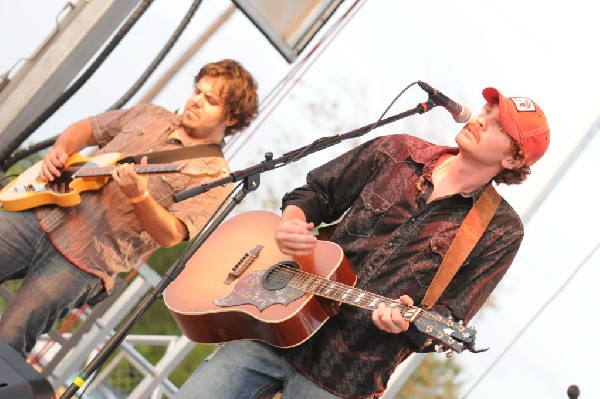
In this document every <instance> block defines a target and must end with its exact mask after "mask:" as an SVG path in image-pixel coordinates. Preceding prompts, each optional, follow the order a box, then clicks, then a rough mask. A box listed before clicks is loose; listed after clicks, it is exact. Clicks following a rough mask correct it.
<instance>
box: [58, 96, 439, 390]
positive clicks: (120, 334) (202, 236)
mask: <svg viewBox="0 0 600 399" xmlns="http://www.w3.org/2000/svg"><path fill="white" fill-rule="evenodd" d="M435 106H436V104H435V103H434V102H433V101H432V99H431V96H430V97H429V99H428V100H427V102H425V103H419V104H418V105H417V106H416V107H414V108H412V109H410V110H408V111H405V112H401V113H399V114H397V115H394V116H390V117H388V118H385V119H382V120H380V121H377V122H374V123H371V124H369V125H366V126H363V127H360V128H358V129H355V130H352V131H349V132H347V133H344V134H341V135H335V136H330V137H325V138H321V139H318V140H316V141H314V142H312V143H311V144H309V145H307V146H304V147H301V148H299V149H296V150H294V151H290V152H288V153H286V154H284V155H283V156H281V157H279V158H277V159H273V154H272V153H270V152H268V153H266V154H265V160H264V161H263V162H261V163H259V164H256V165H254V166H251V167H249V168H247V169H244V170H241V171H236V172H232V173H230V175H229V176H228V177H225V178H222V179H219V180H215V181H213V182H211V183H208V184H202V185H200V186H197V187H193V188H190V189H188V190H185V191H182V192H179V193H175V194H174V195H173V198H174V200H175V202H180V201H183V200H185V199H188V198H191V197H193V196H195V195H199V194H201V193H204V192H206V191H208V190H210V189H212V188H214V187H218V186H221V185H223V184H226V183H230V182H237V181H241V180H244V182H243V186H242V189H241V190H240V191H239V192H238V193H237V194H235V195H234V196H233V197H232V199H231V201H230V202H229V203H228V204H227V205H226V206H225V208H224V209H223V210H222V211H221V212H220V213H219V214H218V215H217V216H216V218H215V220H214V221H213V222H212V223H210V225H209V226H205V228H204V229H203V230H202V231H201V232H200V233H198V234H197V235H196V236H195V237H194V238H193V239H192V240H191V241H190V245H188V247H187V248H186V249H185V250H184V252H183V253H182V255H181V257H180V258H179V259H178V260H177V261H175V263H174V264H173V265H172V266H171V267H170V268H169V270H168V271H167V272H166V273H165V276H164V277H163V278H162V279H161V281H159V282H158V284H157V285H156V287H154V289H153V290H152V291H151V292H150V293H149V294H147V295H146V297H144V299H142V301H141V302H140V303H139V304H138V307H137V309H136V310H135V311H134V312H133V313H132V314H131V316H129V317H128V318H127V319H126V320H125V321H124V322H123V324H122V325H121V326H120V327H119V328H118V329H117V330H116V331H115V333H114V334H113V336H112V337H111V338H110V339H109V340H108V341H107V342H106V344H105V345H104V347H102V348H101V349H100V351H98V353H97V354H96V356H94V358H93V359H92V360H91V361H90V362H89V363H88V364H87V365H86V366H85V367H84V369H83V371H82V372H81V373H80V374H79V375H78V376H77V377H76V378H75V379H74V380H73V382H72V383H71V385H70V386H69V387H68V388H67V389H66V390H65V391H64V392H63V394H62V395H61V396H60V399H68V398H71V397H73V395H74V394H75V393H76V392H77V390H78V389H79V388H81V387H82V386H83V385H84V384H85V382H86V381H87V379H88V378H89V377H90V376H91V375H93V373H94V372H95V371H97V370H98V369H99V368H100V366H101V365H102V364H104V362H105V361H106V359H108V357H109V356H110V355H111V354H112V353H113V352H114V350H115V349H116V348H117V347H118V346H119V345H120V344H121V343H122V342H123V340H124V339H125V337H126V336H127V334H128V333H129V331H131V329H132V328H133V326H134V325H135V323H136V322H137V321H138V320H139V319H140V317H141V316H142V315H143V314H144V313H145V312H146V310H148V309H149V308H150V306H151V305H152V304H153V303H154V302H155V301H156V300H157V299H158V298H160V297H161V296H162V292H163V291H164V290H165V289H166V288H167V286H168V285H169V284H170V283H171V282H172V281H174V280H175V278H176V277H177V276H178V275H179V274H180V273H181V271H183V268H184V267H185V265H186V264H187V262H188V261H189V260H190V258H191V257H192V255H193V254H194V253H195V252H196V251H197V250H198V248H200V246H202V244H204V242H205V241H206V240H207V239H208V237H209V236H210V235H211V234H212V233H213V232H214V231H215V230H216V228H217V226H219V224H220V223H221V222H223V220H225V218H226V217H227V215H229V213H231V211H233V209H234V208H235V207H236V206H237V205H239V204H240V202H242V200H243V199H244V198H245V197H246V195H247V194H248V193H249V192H250V191H254V190H256V189H257V188H258V186H259V185H260V174H261V173H262V172H265V171H267V170H272V169H275V168H278V167H281V166H284V165H286V164H288V163H290V162H294V161H296V160H298V159H300V158H303V157H305V156H307V155H308V154H312V153H313V152H316V151H320V150H322V149H324V148H327V147H330V146H332V145H334V144H337V143H339V142H341V141H342V140H346V139H349V138H354V137H358V136H361V135H363V134H365V133H367V132H370V131H371V130H373V129H375V128H377V127H379V126H383V125H386V124H388V123H390V122H394V121H396V120H399V119H402V118H405V117H407V116H410V115H414V114H417V113H418V114H422V113H425V112H427V111H430V110H431V109H432V108H433V107H435Z"/></svg>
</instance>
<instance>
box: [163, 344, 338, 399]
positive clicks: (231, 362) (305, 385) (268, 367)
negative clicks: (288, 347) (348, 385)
mask: <svg viewBox="0 0 600 399" xmlns="http://www.w3.org/2000/svg"><path fill="white" fill-rule="evenodd" d="M280 391H281V392H282V393H283V396H282V399H339V396H336V395H333V394H332V393H329V392H328V391H326V390H324V389H323V388H321V387H319V386H318V385H316V384H315V383H314V382H312V381H310V380H309V379H308V378H306V377H305V376H304V375H303V374H301V373H300V372H298V371H297V370H296V369H295V368H294V367H293V366H292V365H291V364H290V363H289V362H288V361H287V360H285V358H284V357H283V356H282V355H281V354H280V353H279V352H278V351H276V350H273V348H272V347H270V346H269V345H267V344H264V343H262V342H258V341H237V342H232V343H229V344H226V345H223V346H220V347H218V348H217V349H216V350H215V352H213V353H212V354H210V355H209V356H208V357H207V358H206V359H205V360H204V361H203V362H202V364H201V365H200V366H199V367H198V368H197V369H196V371H195V372H194V374H192V375H191V376H190V378H188V380H187V381H186V382H185V384H183V386H182V387H181V389H180V390H179V391H178V392H177V394H176V395H175V398H176V399H215V398H219V399H260V398H265V397H270V395H273V394H275V393H277V392H280Z"/></svg>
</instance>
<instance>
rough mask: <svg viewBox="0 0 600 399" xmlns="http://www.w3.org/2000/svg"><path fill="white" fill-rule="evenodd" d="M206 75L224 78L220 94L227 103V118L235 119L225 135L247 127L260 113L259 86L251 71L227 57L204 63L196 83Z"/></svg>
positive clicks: (195, 79)
mask: <svg viewBox="0 0 600 399" xmlns="http://www.w3.org/2000/svg"><path fill="white" fill-rule="evenodd" d="M204 76H211V77H220V78H223V80H224V85H223V87H222V88H221V92H220V93H219V95H220V96H221V100H223V102H224V103H225V118H226V119H230V120H233V121H235V124H234V125H232V126H228V127H227V129H225V136H229V135H232V134H234V133H237V132H239V131H241V130H244V129H245V128H247V127H248V126H249V125H250V122H252V120H254V118H256V116H257V115H258V93H257V88H258V87H257V84H256V81H255V80H254V78H253V77H252V75H251V74H250V72H248V71H247V70H246V69H244V67H243V66H242V65H241V64H240V63H239V62H237V61H234V60H230V59H225V60H222V61H218V62H211V63H208V64H206V65H204V66H203V67H202V69H200V71H199V72H198V74H197V75H196V77H195V78H194V83H195V84H197V83H198V81H199V80H200V79H202V77H204Z"/></svg>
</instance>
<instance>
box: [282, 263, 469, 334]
mask: <svg viewBox="0 0 600 399" xmlns="http://www.w3.org/2000/svg"><path fill="white" fill-rule="evenodd" d="M276 270H277V271H279V272H280V273H275V274H274V275H275V277H279V280H278V282H279V283H288V282H289V283H290V284H289V286H290V287H292V288H298V289H301V290H303V291H307V292H310V293H314V294H316V295H318V296H325V297H326V298H329V299H333V300H336V299H337V300H339V299H340V298H338V297H335V296H333V295H331V296H329V295H324V294H323V293H322V292H319V290H323V289H324V290H325V291H330V292H333V293H335V294H346V293H348V296H349V295H350V293H351V291H355V292H358V295H356V296H355V299H358V302H355V301H348V303H350V304H354V305H356V306H358V307H361V308H363V309H369V310H373V309H375V306H371V307H369V306H367V305H363V304H362V302H363V299H369V302H368V303H370V304H372V303H374V300H376V302H375V303H376V304H379V303H380V302H385V303H387V304H388V305H389V304H394V305H395V306H398V307H400V309H402V310H404V311H408V310H410V309H412V308H415V307H409V306H406V305H404V304H402V303H400V302H398V301H394V300H391V299H389V298H386V297H384V296H381V295H377V294H373V293H370V292H367V291H363V290H360V289H358V288H354V287H351V286H349V285H346V284H343V283H339V282H336V281H332V280H328V279H326V278H323V277H321V276H317V275H314V274H310V273H306V272H303V271H301V270H298V269H295V268H293V267H290V266H287V265H277V266H276ZM289 277H291V278H289ZM298 280H299V281H298ZM311 280H315V281H316V284H313V286H316V287H317V289H314V290H310V291H308V290H306V289H303V288H302V287H303V286H305V283H306V282H311ZM296 282H298V283H299V284H298V285H297V286H296V285H295V284H296ZM353 297H354V295H353ZM361 305H362V306H361ZM419 309H420V310H421V311H420V312H419V314H418V315H417V317H416V318H415V319H414V320H413V322H418V323H420V324H421V325H423V326H426V327H428V329H430V330H431V331H435V332H436V333H437V335H438V336H437V337H434V338H437V339H441V338H440V336H442V337H443V336H448V338H449V339H452V340H456V342H457V344H458V345H460V346H464V344H463V343H462V342H461V341H460V340H457V339H456V338H454V337H450V336H449V335H448V334H446V333H445V332H444V331H443V330H441V329H439V328H437V327H436V325H432V324H431V323H428V322H426V321H425V320H422V319H421V317H422V316H424V317H425V318H426V319H429V320H432V321H433V322H435V323H436V324H437V322H443V318H442V317H441V316H439V315H433V314H432V313H430V312H427V311H426V310H424V309H421V308H419ZM465 328H467V327H466V326H465ZM445 344H447V345H452V343H445Z"/></svg>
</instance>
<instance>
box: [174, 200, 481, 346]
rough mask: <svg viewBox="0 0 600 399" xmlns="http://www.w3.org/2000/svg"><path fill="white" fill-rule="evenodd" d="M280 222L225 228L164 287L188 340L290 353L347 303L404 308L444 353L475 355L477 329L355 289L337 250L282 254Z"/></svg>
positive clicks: (239, 219) (264, 217) (245, 220)
mask: <svg viewBox="0 0 600 399" xmlns="http://www.w3.org/2000/svg"><path fill="white" fill-rule="evenodd" d="M278 222H279V217H278V216H277V215H275V214H274V213H272V212H268V211H250V212H245V213H242V214H240V215H237V216H235V217H233V218H231V219H229V220H227V221H225V222H224V223H222V224H221V225H220V226H219V227H217V229H216V230H215V231H214V233H213V234H212V235H211V236H210V237H209V238H208V239H207V240H206V242H205V243H204V244H203V245H202V246H201V247H200V248H199V249H198V250H197V251H196V253H194V255H192V257H191V258H190V260H189V261H188V263H187V264H186V265H185V267H184V269H183V270H182V272H181V273H180V274H179V275H178V276H177V277H176V278H175V280H174V281H173V282H172V283H171V284H169V286H168V287H167V288H166V290H165V291H164V301H165V304H166V306H167V308H168V309H169V311H170V312H171V314H172V315H173V318H174V319H175V320H176V322H177V324H178V325H179V327H180V328H181V330H182V331H183V333H184V334H185V335H186V336H187V337H188V338H189V339H190V340H192V341H195V342H198V343H205V344H208V343H209V344H215V343H222V342H229V341H237V340H247V339H252V340H260V341H263V342H266V343H268V344H270V345H273V346H277V347H291V346H295V345H298V344H300V343H302V342H304V341H305V340H307V339H308V338H309V337H310V336H312V335H313V334H314V333H315V332H316V331H317V330H318V329H319V328H320V327H321V326H322V325H323V324H324V323H325V322H326V321H327V319H328V318H329V317H330V316H333V315H334V314H335V313H336V312H337V311H339V306H340V304H341V303H344V304H348V305H352V306H357V307H361V308H364V309H367V310H374V309H376V308H377V307H378V305H379V304H380V303H382V302H383V303H385V304H386V305H387V306H390V307H394V308H399V309H400V310H401V312H402V314H403V317H404V318H405V319H406V320H409V321H411V322H412V323H413V324H414V325H415V326H416V327H417V328H418V329H419V330H420V331H422V332H423V333H425V334H427V335H428V336H429V337H430V338H431V340H432V342H436V343H437V344H438V349H439V350H440V351H448V353H452V352H450V351H453V352H457V353H460V352H462V351H463V350H464V349H465V348H466V349H469V350H471V351H476V350H474V349H473V345H474V343H475V335H476V331H475V330H474V329H473V328H471V327H467V326H465V325H463V324H462V323H460V322H459V323H457V322H454V321H453V320H448V319H445V318H443V317H442V316H440V315H439V314H436V313H435V312H431V311H426V310H424V309H421V308H418V307H416V306H410V307H408V306H405V305H403V304H401V303H400V302H398V301H396V300H392V299H388V298H385V297H382V296H380V295H376V294H373V293H369V292H366V291H363V290H360V289H356V288H354V287H353V285H354V284H355V283H356V275H355V274H354V272H353V270H352V268H351V266H350V264H349V263H348V261H347V259H346V257H345V256H344V253H343V251H342V249H341V248H340V247H339V246H338V245H337V244H335V243H333V242H330V241H318V242H317V247H316V249H315V251H314V253H313V254H312V255H310V256H304V257H290V256H287V255H284V254H283V253H281V252H280V251H279V249H278V247H277V245H276V243H275V238H274V235H275V228H276V226H277V223H278Z"/></svg>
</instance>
